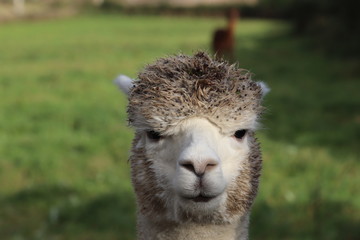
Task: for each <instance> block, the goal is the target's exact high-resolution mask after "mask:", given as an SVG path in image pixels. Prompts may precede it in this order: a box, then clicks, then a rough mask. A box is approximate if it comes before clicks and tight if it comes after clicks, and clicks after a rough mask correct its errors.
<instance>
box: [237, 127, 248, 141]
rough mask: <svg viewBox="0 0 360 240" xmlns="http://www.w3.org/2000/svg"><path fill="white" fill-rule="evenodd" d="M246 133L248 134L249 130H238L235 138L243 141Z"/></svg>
mask: <svg viewBox="0 0 360 240" xmlns="http://www.w3.org/2000/svg"><path fill="white" fill-rule="evenodd" d="M246 132H247V130H245V129H242V130H237V131H236V132H235V133H234V137H235V138H236V139H242V138H243V137H244V136H245V134H246Z"/></svg>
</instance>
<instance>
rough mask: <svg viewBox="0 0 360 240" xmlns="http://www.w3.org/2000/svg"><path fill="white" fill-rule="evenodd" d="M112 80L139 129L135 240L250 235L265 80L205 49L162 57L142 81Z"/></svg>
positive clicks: (133, 158) (135, 159) (143, 74)
mask: <svg viewBox="0 0 360 240" xmlns="http://www.w3.org/2000/svg"><path fill="white" fill-rule="evenodd" d="M115 82H116V83H117V84H118V85H119V87H120V88H121V89H122V90H123V91H124V92H125V93H126V94H128V100H129V105H128V110H127V112H128V120H129V124H130V125H131V126H132V127H133V128H134V129H135V138H134V140H133V145H132V154H131V156H130V163H131V176H132V184H133V187H134V190H135V194H136V201H137V208H138V212H137V235H138V239H140V240H153V239H154V240H155V239H159V240H162V239H164V240H165V239H171V240H185V239H186V240H198V239H207V240H212V239H214V240H215V239H216V240H222V239H224V240H225V239H226V240H231V239H248V223H249V214H250V209H251V206H252V203H253V201H254V198H255V196H256V194H257V189H258V184H259V176H260V170H261V153H260V149H259V144H258V143H257V141H256V138H255V136H254V131H255V129H256V127H257V125H258V124H257V122H258V119H259V116H260V114H261V112H262V110H263V107H262V106H261V100H262V98H263V96H264V94H265V93H266V92H267V87H266V85H265V84H263V83H258V82H254V81H252V80H251V74H250V73H249V72H247V71H246V70H244V69H238V68H237V67H235V66H234V65H230V64H228V63H227V62H225V61H222V60H214V59H212V58H210V57H209V56H208V55H207V54H206V53H204V52H198V53H196V54H195V55H194V56H186V55H176V56H171V57H168V58H162V59H159V60H157V61H156V62H155V63H154V64H151V65H148V66H147V67H145V69H144V70H143V71H142V72H140V74H139V75H138V80H132V79H130V78H128V77H126V76H123V75H122V76H120V77H118V78H117V79H116V80H115Z"/></svg>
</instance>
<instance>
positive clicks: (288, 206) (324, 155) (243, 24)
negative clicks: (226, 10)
mask: <svg viewBox="0 0 360 240" xmlns="http://www.w3.org/2000/svg"><path fill="white" fill-rule="evenodd" d="M222 24H223V22H222V21H221V20H219V19H205V18H199V19H194V18H171V17H140V16H132V17H131V16H121V15H120V16H116V15H110V16H104V15H97V16H81V17H75V18H70V19H64V20H52V21H45V22H17V23H9V24H6V25H1V26H0V99H1V100H0V236H1V237H0V239H4V240H22V239H34V240H42V239H44V240H45V239H46V240H52V239H54V240H68V239H69V240H71V239H77V240H82V239H84V240H85V239H86V240H93V239H94V240H97V239H103V240H107V239H121V240H131V239H134V238H135V207H134V196H133V193H132V190H131V185H130V177H129V164H128V163H127V157H128V152H129V148H130V143H131V138H132V131H131V129H128V128H127V126H126V114H125V111H126V110H125V106H126V99H125V97H124V96H122V95H121V94H120V93H119V92H118V91H117V89H116V88H115V86H114V85H113V84H112V79H113V78H114V77H115V76H116V75H117V74H118V73H124V74H127V75H130V76H136V73H137V71H138V70H139V69H141V67H143V66H144V65H145V64H146V63H149V62H151V61H153V60H154V59H156V58H157V57H162V56H166V55H168V54H173V53H179V52H183V53H188V54H191V53H193V52H194V51H195V50H197V49H203V50H208V49H209V44H210V36H211V33H212V31H213V29H214V28H215V27H218V26H221V25H222ZM237 30H238V31H237V34H238V35H237V42H238V45H237V56H238V60H239V62H240V65H241V66H242V67H244V68H247V69H250V70H251V71H253V72H254V73H255V76H254V78H255V79H259V80H264V81H266V82H267V83H268V84H269V85H270V87H271V88H272V92H271V93H270V94H269V96H267V98H266V101H265V105H266V106H267V108H268V110H267V113H266V114H265V116H264V121H263V124H264V128H263V129H262V130H261V131H260V132H259V138H260V140H261V142H262V148H263V154H264V166H263V176H262V182H261V187H260V193H259V196H258V198H257V200H256V203H255V205H254V209H253V215H252V220H251V239H356V238H358V237H359V236H360V228H359V225H360V196H359V189H360V175H359V170H360V163H359V159H360V151H359V148H358V147H359V146H360V141H359V138H360V127H359V125H360V110H359V108H360V94H359V89H360V79H359V75H360V73H359V70H358V65H357V64H358V63H356V62H354V61H344V60H334V59H330V58H328V57H326V56H324V55H322V54H319V53H317V51H316V50H314V49H313V50H309V48H308V46H307V44H306V41H304V40H299V39H295V38H292V37H289V36H288V35H287V31H288V26H287V25H286V24H285V23H283V22H277V21H265V20H242V21H240V24H239V25H238V29H237Z"/></svg>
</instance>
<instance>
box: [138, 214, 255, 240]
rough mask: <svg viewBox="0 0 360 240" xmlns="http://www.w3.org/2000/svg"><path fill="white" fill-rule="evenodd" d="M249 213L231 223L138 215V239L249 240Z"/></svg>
mask: <svg viewBox="0 0 360 240" xmlns="http://www.w3.org/2000/svg"><path fill="white" fill-rule="evenodd" d="M248 224H249V217H248V215H246V216H243V217H241V218H239V219H238V220H237V221H235V222H233V223H229V224H200V223H192V222H188V223H182V224H178V223H174V222H169V221H166V220H164V221H159V222H158V221H156V222H155V221H154V220H152V219H151V218H146V217H143V216H138V240H166V239H173V240H189V239H191V240H200V239H207V240H247V239H248Z"/></svg>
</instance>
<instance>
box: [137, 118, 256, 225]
mask: <svg viewBox="0 0 360 240" xmlns="http://www.w3.org/2000/svg"><path fill="white" fill-rule="evenodd" d="M243 125H246V126H247V127H248V125H249V123H247V124H244V123H243ZM239 129H240V131H239ZM168 132H169V133H170V132H171V135H164V136H161V135H157V134H155V133H154V132H149V131H145V132H143V133H142V136H141V138H140V140H139V142H138V143H137V148H139V149H144V151H145V155H146V156H147V158H148V160H149V161H151V162H152V166H151V169H152V170H153V171H154V173H155V178H156V179H155V181H156V184H158V185H159V187H160V188H161V189H162V193H161V195H162V198H163V199H164V200H165V202H166V205H167V206H166V211H167V212H168V215H170V216H172V218H174V219H179V218H180V219H181V216H183V215H196V216H198V217H200V216H201V217H203V218H208V217H209V216H212V215H214V212H217V213H219V212H221V211H226V204H227V201H228V199H227V189H229V188H235V187H236V186H235V185H236V184H237V183H236V179H237V178H238V176H239V174H240V172H241V169H242V167H243V164H244V163H245V162H247V161H248V157H249V150H250V147H249V142H248V141H249V138H248V136H247V133H246V130H245V129H243V127H242V126H241V124H240V125H239V126H237V127H235V126H233V127H232V128H229V129H226V131H224V129H222V128H220V127H219V126H217V125H215V124H214V123H212V122H211V121H209V120H208V119H205V118H190V119H187V120H184V121H183V122H181V123H180V124H179V125H177V126H174V127H173V128H172V129H171V130H169V131H168Z"/></svg>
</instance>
